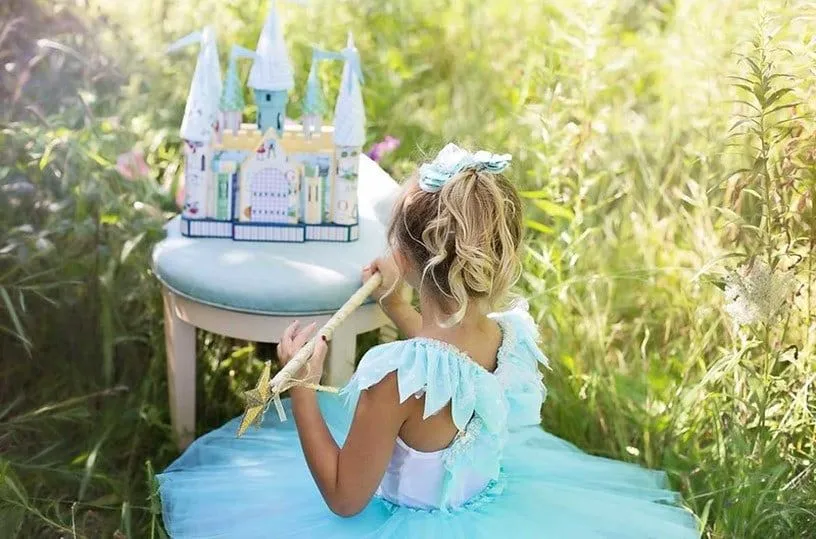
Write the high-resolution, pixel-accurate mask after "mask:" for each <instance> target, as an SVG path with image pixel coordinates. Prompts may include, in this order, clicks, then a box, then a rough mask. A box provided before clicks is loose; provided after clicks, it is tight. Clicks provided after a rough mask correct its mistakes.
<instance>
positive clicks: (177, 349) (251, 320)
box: [153, 156, 398, 448]
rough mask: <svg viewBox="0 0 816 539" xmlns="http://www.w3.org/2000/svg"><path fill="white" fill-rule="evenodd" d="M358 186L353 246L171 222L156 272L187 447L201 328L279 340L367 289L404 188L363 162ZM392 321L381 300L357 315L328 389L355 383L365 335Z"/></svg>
mask: <svg viewBox="0 0 816 539" xmlns="http://www.w3.org/2000/svg"><path fill="white" fill-rule="evenodd" d="M358 188H359V214H360V239H359V240H358V241H356V242H351V243H323V242H307V243H298V244H293V243H288V244H284V243H263V242H239V241H233V240H230V239H210V238H187V237H184V236H182V235H181V233H180V231H179V226H180V225H179V219H178V217H176V218H175V219H173V220H171V221H170V222H169V223H168V225H167V227H166V228H167V238H166V239H164V240H163V241H162V242H160V243H159V244H158V245H157V246H156V248H155V249H154V251H153V268H154V271H155V273H156V275H157V277H158V278H159V279H160V280H161V282H162V285H163V286H162V293H163V297H164V327H165V339H166V346H167V377H168V387H169V393H170V414H171V420H172V424H173V430H174V431H175V433H176V437H177V440H178V443H179V447H181V448H184V447H186V446H187V445H189V444H190V442H192V440H193V439H194V437H195V380H196V376H195V372H196V350H195V343H196V339H195V328H201V329H204V330H207V331H210V332H213V333H218V334H220V335H227V336H229V337H234V338H238V339H243V340H248V341H255V342H270V343H274V342H278V341H279V339H280V337H281V335H282V334H283V330H284V329H285V328H286V327H287V326H288V325H289V324H290V323H292V322H293V321H294V320H296V319H297V320H300V321H301V322H302V323H303V324H304V325H306V324H309V323H311V322H317V325H318V327H320V326H321V325H323V324H324V323H325V322H326V321H328V319H329V317H330V316H331V314H332V313H333V312H334V311H335V310H337V309H338V308H339V307H340V306H341V305H342V304H343V303H344V302H345V300H346V299H348V297H349V296H350V295H351V294H352V293H353V292H354V291H355V290H357V288H359V286H360V274H361V271H362V267H363V266H364V265H366V264H367V263H369V262H370V261H371V260H373V259H374V258H375V257H377V256H379V255H381V254H382V253H383V252H384V251H385V248H386V239H385V224H384V221H385V220H387V219H388V216H389V215H390V210H391V205H392V203H393V200H394V197H395V196H396V193H397V190H398V186H397V184H396V183H395V182H394V180H393V179H391V177H390V176H388V174H386V173H385V172H384V171H383V170H382V169H380V168H379V167H378V166H377V165H376V164H375V163H374V162H372V161H371V160H369V159H368V158H367V157H365V156H363V157H362V158H361V162H360V183H359V187H358ZM388 324H389V320H388V318H387V317H386V316H385V315H384V314H383V313H382V311H381V310H380V308H379V306H378V305H376V303H374V302H370V303H367V304H365V305H363V306H361V307H360V308H359V309H357V310H356V311H355V312H354V313H353V314H352V315H351V316H350V317H349V318H348V319H347V320H346V321H345V322H344V323H343V325H342V326H341V327H340V328H339V329H338V331H337V332H336V333H335V334H334V338H333V339H332V342H331V344H330V346H329V356H328V358H327V365H326V369H327V373H326V383H328V384H330V385H335V386H340V385H342V384H344V383H345V382H346V381H347V380H348V379H349V378H350V377H351V375H352V373H353V372H354V355H355V348H356V339H357V335H359V334H360V333H365V332H367V331H372V330H374V329H377V328H382V327H384V326H387V325H388ZM386 333H387V332H386ZM236 412H237V411H236Z"/></svg>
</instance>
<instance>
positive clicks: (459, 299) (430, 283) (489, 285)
mask: <svg viewBox="0 0 816 539" xmlns="http://www.w3.org/2000/svg"><path fill="white" fill-rule="evenodd" d="M522 236H523V226H522V205H521V199H520V198H519V195H518V192H517V191H516V189H515V187H513V185H512V184H511V183H510V182H509V180H508V179H507V178H506V177H505V176H504V175H503V174H497V173H491V172H487V171H484V170H482V171H479V170H473V169H466V170H464V171H462V172H460V173H459V174H457V175H456V176H454V177H453V178H451V180H450V181H448V182H447V183H446V184H445V185H444V186H443V187H442V189H441V190H439V191H438V192H434V193H429V192H426V191H423V190H422V189H420V188H419V187H418V185H417V181H416V179H414V180H412V181H411V182H410V183H409V184H408V186H407V188H406V189H405V190H404V191H403V193H402V196H401V198H400V199H399V200H398V201H397V203H396V205H395V208H394V214H393V216H392V219H391V225H390V227H389V230H388V241H389V244H390V245H391V248H392V249H395V250H397V251H398V252H400V253H401V254H402V255H403V256H405V257H406V258H407V259H408V261H409V263H410V264H412V266H413V268H414V269H416V270H417V272H418V273H419V275H420V290H421V291H423V292H425V293H428V294H430V295H431V297H432V298H433V299H434V300H435V301H436V302H437V303H438V304H439V305H440V307H442V308H443V310H444V311H445V312H446V313H450V317H449V318H448V319H447V320H444V321H438V323H439V324H440V325H442V326H444V327H450V326H454V325H456V324H458V323H459V322H461V321H462V318H463V317H464V316H465V312H466V311H467V309H468V307H469V306H470V305H471V304H475V305H477V306H478V308H479V309H480V310H481V312H484V313H487V312H493V311H497V310H500V309H503V308H505V307H506V306H507V305H508V304H509V302H510V289H511V288H512V287H513V285H514V284H515V283H516V281H517V280H518V278H519V276H520V275H521V263H520V260H519V248H520V246H521V241H522Z"/></svg>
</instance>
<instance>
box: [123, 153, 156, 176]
mask: <svg viewBox="0 0 816 539" xmlns="http://www.w3.org/2000/svg"><path fill="white" fill-rule="evenodd" d="M116 171H117V172H119V174H121V175H122V176H123V177H124V178H126V179H128V180H134V179H136V178H144V177H146V176H148V175H150V168H149V167H148V166H147V162H145V158H144V153H143V152H142V151H141V150H131V151H129V152H125V153H123V154H120V155H119V157H117V158H116Z"/></svg>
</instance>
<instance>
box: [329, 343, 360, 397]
mask: <svg viewBox="0 0 816 539" xmlns="http://www.w3.org/2000/svg"><path fill="white" fill-rule="evenodd" d="M356 355H357V334H356V333H353V332H347V331H338V332H336V333H335V334H334V335H333V336H332V340H331V342H330V343H329V357H328V358H326V359H327V361H328V363H329V364H328V368H329V373H328V380H327V383H328V384H329V385H330V386H335V387H340V386H343V385H345V383H346V382H348V381H349V378H351V375H352V374H354V359H355V356H356Z"/></svg>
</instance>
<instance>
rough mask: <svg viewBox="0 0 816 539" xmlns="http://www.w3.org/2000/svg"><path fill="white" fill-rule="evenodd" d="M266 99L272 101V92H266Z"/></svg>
mask: <svg viewBox="0 0 816 539" xmlns="http://www.w3.org/2000/svg"><path fill="white" fill-rule="evenodd" d="M266 100H267V101H272V94H270V93H267V94H266Z"/></svg>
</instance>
